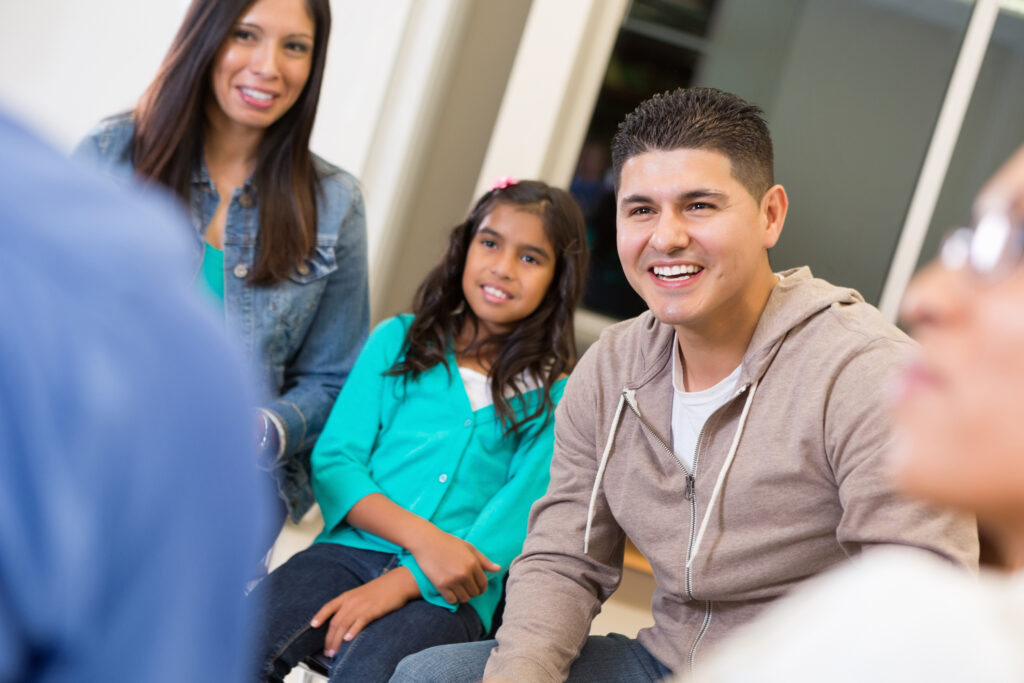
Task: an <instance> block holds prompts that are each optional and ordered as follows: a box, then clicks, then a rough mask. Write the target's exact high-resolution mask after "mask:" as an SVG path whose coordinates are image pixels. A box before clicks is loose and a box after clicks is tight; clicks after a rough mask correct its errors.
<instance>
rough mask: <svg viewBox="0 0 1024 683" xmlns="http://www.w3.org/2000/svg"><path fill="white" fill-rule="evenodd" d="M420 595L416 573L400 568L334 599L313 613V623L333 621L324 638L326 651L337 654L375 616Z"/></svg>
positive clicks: (311, 622) (311, 623)
mask: <svg viewBox="0 0 1024 683" xmlns="http://www.w3.org/2000/svg"><path fill="white" fill-rule="evenodd" d="M419 595H420V591H419V588H418V587H417V586H416V580H415V579H414V578H413V576H412V572H410V571H409V570H408V569H406V568H405V567H398V568H396V569H392V570H391V571H389V572H388V573H386V574H384V575H383V576H379V577H377V578H376V579H374V580H373V581H369V582H367V583H364V584H363V585H362V586H359V587H358V588H353V589H352V590H348V591H345V592H344V593H342V594H341V595H339V596H338V597H336V598H334V599H333V600H331V601H330V602H328V603H327V604H326V605H324V606H323V607H321V608H320V610H319V611H318V612H317V613H316V614H315V615H313V619H312V620H311V621H310V622H309V624H310V626H312V627H313V628H319V627H320V625H321V624H323V623H324V621H325V620H327V619H330V620H331V625H330V626H329V627H328V629H327V636H326V637H325V638H324V654H325V655H326V656H328V657H333V656H334V653H336V652H337V651H338V648H339V647H341V643H342V641H345V642H347V641H350V640H352V639H353V638H355V637H356V636H357V635H359V632H360V631H362V630H363V629H364V628H366V627H367V626H368V625H369V624H370V623H372V622H373V621H374V620H375V619H380V618H381V617H382V616H384V615H385V614H390V613H391V612H394V611H395V610H396V609H399V608H400V607H402V606H404V605H405V604H406V603H407V602H409V601H410V600H413V599H415V598H418V597H419ZM332 615H333V616H332Z"/></svg>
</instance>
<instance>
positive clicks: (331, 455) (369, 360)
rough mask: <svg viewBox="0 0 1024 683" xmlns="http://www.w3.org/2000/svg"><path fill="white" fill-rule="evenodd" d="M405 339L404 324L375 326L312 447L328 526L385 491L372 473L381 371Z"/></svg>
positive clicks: (319, 499) (317, 486)
mask: <svg viewBox="0 0 1024 683" xmlns="http://www.w3.org/2000/svg"><path fill="white" fill-rule="evenodd" d="M402 340H404V325H403V324H402V323H401V322H400V321H399V320H397V319H394V318H393V319H391V320H387V321H385V322H383V323H381V324H380V325H378V326H377V328H376V329H375V330H374V332H373V334H372V335H371V336H370V339H369V340H368V341H367V342H366V346H365V347H364V348H363V351H362V353H360V354H359V358H358V360H356V363H355V367H354V368H352V374H351V375H349V378H348V381H347V382H346V383H345V388H344V389H343V390H342V392H341V395H340V396H339V397H338V401H337V402H336V403H335V404H334V409H333V410H332V411H331V415H330V417H329V418H328V419H327V424H326V426H325V427H324V431H323V433H322V434H321V435H320V439H319V441H317V443H316V447H315V448H314V449H313V455H312V460H311V462H312V468H313V492H314V493H315V494H316V499H317V502H318V503H319V504H320V511H321V512H322V513H323V517H324V530H325V531H330V530H332V529H334V528H335V527H336V526H338V525H339V524H341V522H342V520H344V519H345V515H347V514H348V512H349V510H351V509H352V506H353V505H355V504H356V503H357V502H359V501H360V500H361V499H363V498H364V497H366V496H368V495H370V494H371V493H381V489H380V487H379V486H378V485H377V483H376V482H375V481H374V480H373V477H372V476H371V473H370V458H371V457H372V456H373V449H374V445H375V444H376V441H377V434H378V432H379V431H380V428H381V414H382V409H383V402H384V400H385V385H386V383H387V382H386V378H385V377H384V376H383V374H382V373H383V372H384V371H386V370H387V369H388V368H390V367H391V365H392V364H393V363H394V361H395V358H396V357H397V355H398V352H399V351H400V347H401V343H402Z"/></svg>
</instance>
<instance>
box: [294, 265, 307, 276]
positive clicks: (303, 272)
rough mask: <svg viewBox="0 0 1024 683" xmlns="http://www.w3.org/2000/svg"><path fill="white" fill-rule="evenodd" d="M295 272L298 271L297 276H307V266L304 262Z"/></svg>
mask: <svg viewBox="0 0 1024 683" xmlns="http://www.w3.org/2000/svg"><path fill="white" fill-rule="evenodd" d="M295 270H297V271H299V275H309V266H308V265H306V263H305V262H302V263H300V264H299V266H298V268H296V269H295Z"/></svg>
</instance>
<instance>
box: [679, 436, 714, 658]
mask: <svg viewBox="0 0 1024 683" xmlns="http://www.w3.org/2000/svg"><path fill="white" fill-rule="evenodd" d="M710 421H711V420H710V418H709V419H707V420H705V421H704V424H703V425H701V428H700V434H698V435H697V446H696V447H695V448H694V449H693V477H692V479H693V481H696V476H697V463H698V461H699V460H700V447H701V446H702V445H703V444H704V433H705V431H706V430H707V427H708V422H710ZM688 482H689V480H688ZM690 489H691V495H690V497H689V500H690V542H689V545H688V546H687V548H686V569H685V570H684V574H685V582H686V597H687V598H688V599H689V600H693V599H694V597H693V570H692V569H691V568H690V566H689V565H690V556H691V555H692V554H693V543H694V540H695V539H694V536H695V535H696V533H697V496H696V495H693V490H692V486H691V487H690ZM710 625H711V601H710V600H705V601H704V619H703V621H702V622H701V624H700V629H698V630H697V635H696V636H695V637H694V639H693V644H692V645H691V646H690V653H689V655H688V656H687V665H688V667H689V669H690V670H691V671H692V670H693V658H694V657H695V656H696V654H697V646H698V645H700V641H701V640H703V639H704V634H705V633H707V631H708V627H709V626H710Z"/></svg>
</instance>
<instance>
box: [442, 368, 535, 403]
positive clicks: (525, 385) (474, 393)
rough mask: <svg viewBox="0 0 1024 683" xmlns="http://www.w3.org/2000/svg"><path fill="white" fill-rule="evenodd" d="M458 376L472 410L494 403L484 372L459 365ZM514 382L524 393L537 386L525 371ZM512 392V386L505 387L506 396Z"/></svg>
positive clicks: (489, 381) (487, 378)
mask: <svg viewBox="0 0 1024 683" xmlns="http://www.w3.org/2000/svg"><path fill="white" fill-rule="evenodd" d="M459 377H461V378H462V386H464V387H465V388H466V396H468V397H469V406H470V408H472V409H473V410H474V411H477V410H480V409H481V408H486V407H487V406H489V405H492V404H493V403H494V399H493V398H492V396H491V380H490V378H489V377H488V376H487V375H486V374H485V373H483V372H480V371H479V370H473V369H472V368H464V367H461V366H460V367H459ZM516 383H517V384H518V385H519V390H520V391H522V392H523V393H524V394H525V393H526V392H528V391H533V390H534V389H536V388H537V387H538V384H537V383H536V382H534V381H533V377H532V376H531V375H530V374H529V373H526V372H524V373H522V374H520V375H519V377H517V378H516ZM513 394H515V391H514V390H513V389H512V387H505V396H506V398H507V397H509V396H512V395H513Z"/></svg>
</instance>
